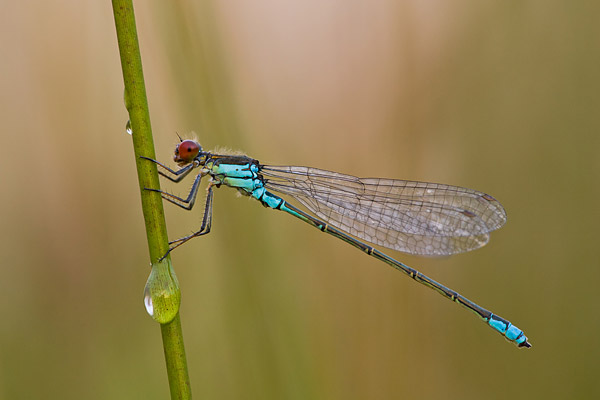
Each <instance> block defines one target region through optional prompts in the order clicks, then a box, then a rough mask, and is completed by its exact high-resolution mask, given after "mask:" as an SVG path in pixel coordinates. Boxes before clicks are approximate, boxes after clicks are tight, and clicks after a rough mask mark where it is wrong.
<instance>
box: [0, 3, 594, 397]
mask: <svg viewBox="0 0 600 400" xmlns="http://www.w3.org/2000/svg"><path fill="white" fill-rule="evenodd" d="M135 6H136V13H137V20H138V32H139V36H140V41H141V48H142V57H143V62H144V68H145V76H146V84H147V89H148V96H149V104H150V110H151V118H152V122H153V131H154V137H155V144H156V148H157V154H158V157H159V159H161V160H165V161H169V160H170V157H171V154H172V150H173V146H174V145H175V143H176V142H177V137H176V135H175V132H179V133H180V134H182V135H189V134H190V132H192V131H194V132H195V134H196V135H197V136H198V137H199V139H200V140H201V142H202V143H203V145H204V146H205V148H207V149H211V148H214V147H217V146H224V147H228V148H231V149H239V150H243V151H245V152H246V153H247V154H249V155H251V156H252V157H255V158H257V159H259V160H261V161H262V162H264V163H272V164H292V165H293V164H300V165H310V166H316V167H321V168H325V169H331V170H337V171H340V172H345V173H350V174H355V175H359V176H382V177H395V178H404V179H417V180H426V181H437V182H444V183H450V184H455V185H460V186H467V187H471V188H475V189H479V190H482V191H485V192H487V193H490V194H492V195H494V196H495V197H497V198H498V199H499V200H500V201H501V202H502V203H503V204H504V206H505V207H506V209H507V212H508V215H509V221H508V224H507V225H506V227H504V228H503V229H501V230H500V231H498V232H496V233H494V234H493V235H492V240H491V242H490V244H489V245H488V246H486V247H485V248H483V249H481V250H479V251H476V252H472V253H469V254H465V255H459V256H455V257H451V258H442V259H424V258H416V257H410V256H406V255H403V254H399V253H395V252H391V253H390V254H391V255H392V256H394V257H397V258H398V259H400V260H402V261H404V262H406V263H407V264H409V265H411V266H414V267H415V268H417V269H419V270H421V271H422V272H424V273H425V274H427V275H429V276H431V277H432V278H434V279H436V280H438V281H440V282H442V283H444V284H446V285H448V286H449V287H451V288H453V289H455V290H457V291H459V292H460V293H462V294H464V295H465V296H467V297H468V298H470V299H472V300H474V301H476V302H478V303H479V304H481V305H482V306H484V307H486V308H489V309H490V310H492V311H494V312H497V313H498V314H499V315H501V316H503V317H505V318H508V319H510V320H511V321H512V322H514V323H515V324H516V325H517V326H519V327H520V328H522V329H523V330H524V331H525V332H526V334H527V335H528V336H529V338H530V340H531V342H532V344H533V348H532V349H530V350H528V351H525V350H518V349H516V348H515V347H514V346H513V345H511V344H509V343H507V342H505V341H504V340H503V339H502V337H501V336H500V335H497V334H495V333H494V332H493V331H492V330H490V329H489V328H487V327H486V326H485V325H484V324H483V323H481V322H479V321H477V319H476V318H474V317H473V316H472V315H471V314H470V313H468V312H465V311H464V310H462V309H461V308H460V307H458V306H456V305H454V304H452V303H451V302H449V301H447V300H444V299H443V298H442V297H441V296H439V295H437V294H435V293H434V292H432V291H431V290H427V289H426V288H424V287H422V286H420V285H417V284H416V283H414V282H412V281H411V280H409V279H407V278H406V277H404V276H403V275H401V274H399V273H397V272H396V271H394V270H393V269H391V268H389V267H388V266H386V265H385V264H383V263H381V262H378V261H376V260H374V259H372V258H370V257H367V256H365V255H363V254H361V253H360V252H358V251H357V250H355V249H353V248H351V247H350V246H348V245H346V244H344V243H343V242H341V241H338V240H335V239H333V238H331V237H328V236H325V235H323V234H321V233H319V232H318V231H316V230H314V229H312V228H310V227H309V226H307V225H305V224H302V223H300V222H299V221H296V220H294V219H293V218H291V217H289V216H286V215H284V214H282V213H278V212H274V211H271V210H266V209H264V208H263V207H260V205H259V204H258V203H257V202H256V201H250V200H247V199H240V198H238V197H237V196H236V195H235V193H234V192H233V191H232V190H230V189H225V188H222V189H220V190H218V191H217V192H216V195H215V206H214V224H213V231H212V233H211V234H210V235H209V236H207V237H204V238H202V239H198V240H196V241H195V242H191V243H189V244H188V245H187V246H185V247H184V248H182V249H180V250H178V251H177V252H175V254H174V256H173V260H174V265H175V268H176V271H177V274H178V277H179V281H180V283H181V287H182V291H183V292H182V293H183V298H182V301H183V303H182V308H181V316H182V322H183V329H184V336H185V342H186V349H187V356H188V361H189V372H190V378H191V382H192V392H193V394H194V396H195V397H196V398H201V399H204V398H207V399H399V398H408V399H433V398H442V397H443V398H447V399H506V398H512V399H536V398H542V397H543V398H554V399H566V398H580V399H589V398H597V397H598V396H599V395H600V382H599V381H598V374H599V372H600V370H599V367H598V366H599V362H598V360H599V359H600V345H599V344H598V342H597V338H598V335H599V333H600V312H599V310H598V304H599V300H598V295H597V293H598V284H599V283H600V279H599V278H600V271H599V268H598V267H599V253H598V251H597V248H598V237H597V232H598V227H599V226H600V211H599V207H598V198H599V195H600V185H599V179H600V158H599V157H598V155H597V154H598V151H599V150H600V111H599V106H600V76H599V71H600V68H599V66H600V56H599V55H600V40H599V39H600V27H599V25H598V15H600V3H597V2H572V1H566V0H565V1H558V0H554V1H552V0H550V1H541V0H540V1H524V2H505V1H484V2H482V1H476V0H458V1H453V2H448V1H442V0H429V1H422V0H415V1H403V2H398V1H393V0H379V1H375V2H373V1H368V2H367V1H358V0H351V1H331V0H329V1H322V0H319V1H317V0H310V1H302V2H277V1H267V0H257V1H253V2H244V1H230V2H210V1H204V2H201V1H195V2H162V1H148V2H141V1H138V2H136V4H135ZM0 50H1V54H2V56H1V57H2V58H1V62H0V121H1V124H2V130H3V132H2V136H1V139H0V140H1V145H0V152H1V153H0V168H1V170H0V172H1V174H0V176H1V179H2V182H1V183H2V185H1V187H2V196H1V200H0V202H1V203H0V223H1V227H2V237H1V240H0V253H1V254H2V255H3V263H2V264H3V266H2V268H1V271H2V274H1V276H2V278H1V279H0V292H1V299H2V301H1V303H0V315H1V316H2V319H1V322H0V398H3V399H33V398H40V399H41V398H44V399H50V398H62V399H82V398H85V399H107V398H111V399H112V398H118V399H132V398H136V399H164V398H166V397H167V396H168V386H167V379H166V372H165V366H164V359H163V354H162V346H161V338H160V330H159V327H158V326H157V325H156V324H155V323H154V322H153V321H152V320H151V319H150V318H149V317H148V316H147V314H146V312H145V310H144V307H143V302H142V292H143V288H144V283H145V280H146V278H147V275H148V273H149V259H148V252H147V245H146V239H145V236H144V228H143V221H142V213H141V209H140V196H139V190H138V187H137V178H136V175H135V174H136V171H135V169H134V158H133V151H132V144H131V137H130V136H129V135H127V134H126V133H125V123H126V121H127V114H126V110H125V107H124V105H123V81H122V77H121V67H120V61H119V58H118V49H117V42H116V34H115V28H114V22H113V17H112V9H111V4H110V2H109V1H102V2H80V1H62V2H41V1H39V2H3V3H2V5H1V6H0ZM189 184H191V182H189V181H186V183H183V184H181V185H179V186H177V187H176V186H175V185H172V184H167V183H164V185H163V187H164V188H168V189H170V190H172V191H175V192H176V193H181V194H183V193H184V192H185V191H186V189H187V188H188V185H189ZM166 209H167V218H168V219H167V220H168V226H169V234H170V237H171V238H176V237H179V236H181V235H183V234H186V233H188V232H189V231H191V230H192V229H195V228H197V227H198V226H199V224H200V219H201V210H195V211H194V212H192V213H186V212H185V211H182V210H180V209H176V208H174V207H169V206H168V205H166Z"/></svg>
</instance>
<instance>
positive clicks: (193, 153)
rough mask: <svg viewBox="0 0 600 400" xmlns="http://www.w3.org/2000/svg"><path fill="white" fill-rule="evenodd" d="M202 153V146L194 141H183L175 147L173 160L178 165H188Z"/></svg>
mask: <svg viewBox="0 0 600 400" xmlns="http://www.w3.org/2000/svg"><path fill="white" fill-rule="evenodd" d="M201 152H202V146H200V143H198V142H196V141H195V140H184V141H182V142H181V143H179V144H178V145H177V146H175V155H174V156H173V160H174V161H175V162H176V163H177V164H179V165H185V164H189V163H191V162H192V161H194V159H195V158H196V157H197V156H198V154H200V153H201Z"/></svg>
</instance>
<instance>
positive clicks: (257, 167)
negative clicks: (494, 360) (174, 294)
mask: <svg viewBox="0 0 600 400" xmlns="http://www.w3.org/2000/svg"><path fill="white" fill-rule="evenodd" d="M142 158H146V157H142ZM146 159H147V160H150V161H152V162H154V163H156V164H157V165H158V166H160V167H161V168H162V169H159V173H160V174H161V175H162V176H164V177H166V178H168V179H170V180H171V181H173V182H180V181H181V180H182V179H183V178H185V177H186V176H187V175H188V174H189V173H190V172H191V171H193V170H195V169H199V170H200V172H199V173H198V174H197V175H196V178H195V180H194V183H193V184H192V188H191V190H190V192H189V194H188V196H187V198H185V199H183V198H181V197H178V196H175V195H173V194H171V193H167V192H165V191H162V190H158V189H148V190H152V191H155V192H159V193H160V194H161V196H162V197H163V199H165V200H167V201H169V202H171V203H173V204H175V205H178V206H179V207H181V208H184V209H186V210H191V209H192V207H193V206H194V202H195V200H196V195H197V194H198V188H199V186H200V181H201V180H202V178H203V177H204V176H206V175H208V176H209V177H210V181H209V183H208V194H207V197H206V205H205V208H204V217H203V219H202V224H201V226H200V229H199V230H198V231H197V232H195V233H192V234H191V235H188V236H185V237H182V238H180V239H177V240H174V241H172V242H170V243H169V244H170V245H171V247H170V248H169V252H170V251H172V250H173V249H175V248H177V247H178V246H181V245H182V244H183V243H185V242H187V241H188V240H190V239H192V238H194V237H198V236H202V235H205V234H207V233H209V232H210V228H211V223H212V205H213V188H214V187H217V188H218V187H220V186H221V185H226V186H229V187H232V188H235V189H237V190H238V191H239V192H240V193H242V194H243V195H246V196H252V197H254V198H255V199H257V200H258V201H260V202H261V203H262V205H263V206H265V207H268V208H273V209H275V210H281V211H284V212H286V213H288V214H290V215H292V216H294V217H296V218H298V219H300V220H302V221H304V222H306V223H308V224H310V225H312V226H314V227H315V228H318V229H319V230H321V231H322V232H325V233H328V234H330V235H332V236H335V237H337V238H339V239H341V240H343V241H345V242H346V243H349V244H351V245H352V246H354V247H356V248H358V249H360V250H362V251H363V252H365V253H367V254H368V255H370V256H372V257H375V258H376V259H378V260H381V261H383V262H385V263H387V264H389V265H391V266H392V267H394V268H396V269H397V270H399V271H401V272H403V273H404V274H406V275H408V276H409V277H411V278H412V279H414V280H415V281H417V282H419V283H421V284H423V285H425V286H427V287H429V288H431V289H434V290H435V291H437V292H438V293H440V294H441V295H442V296H444V297H446V298H448V299H450V300H452V301H454V302H455V303H458V304H460V305H462V306H463V307H465V308H466V309H468V310H470V311H472V312H474V313H475V314H476V315H477V316H479V317H480V318H481V319H482V320H484V321H485V322H486V323H487V324H488V325H489V326H491V327H492V328H494V329H495V330H496V331H498V332H500V333H501V334H502V335H503V336H504V337H505V338H506V339H508V340H509V341H511V342H513V343H515V344H516V345H517V346H519V347H525V348H527V347H531V345H530V344H529V342H528V341H527V337H526V336H525V334H524V333H523V331H521V330H520V329H519V328H517V327H516V326H514V325H512V324H511V323H510V322H509V321H507V320H505V319H503V318H501V317H499V316H497V315H495V314H493V313H491V312H490V311H488V310H486V309H484V308H483V307H481V306H479V305H477V304H475V303H473V302H472V301H470V300H468V299H467V298H465V297H463V296H462V295H460V294H458V293H457V292H455V291H454V290H451V289H449V288H447V287H445V286H443V285H442V284H440V283H438V282H436V281H434V280H432V279H431V278H428V277H427V276H425V275H423V274H422V273H420V272H418V271H417V270H415V269H413V268H411V267H409V266H407V265H405V264H403V263H401V262H400V261H397V260H394V259H393V258H391V257H390V256H388V255H386V254H384V253H382V252H381V251H379V250H377V249H376V248H374V247H372V246H370V245H368V244H366V243H364V242H362V241H361V240H359V239H362V240H364V241H366V242H370V243H374V244H377V245H380V246H383V247H387V248H389V249H393V250H398V251H402V252H405V253H409V254H417V255H424V256H445V255H450V254H455V253H461V252H465V251H469V250H473V249H477V248H479V247H481V246H483V245H485V244H486V243H487V242H488V240H489V237H490V232H491V231H494V230H496V229H498V228H500V227H501V226H502V225H504V223H505V222H506V213H505V212H504V209H503V207H502V205H501V204H500V203H499V202H498V201H497V200H496V199H494V198H493V197H492V196H490V195H487V194H485V193H481V192H478V191H475V190H471V189H465V188H461V187H457V186H450V185H443V184H437V183H425V182H414V181H403V180H395V179H381V178H357V177H354V176H351V175H344V174H340V173H337V172H330V171H325V170H322V169H317V168H309V167H292V166H272V165H263V164H261V163H259V162H258V161H257V160H255V159H252V158H250V157H247V156H245V155H231V154H229V155H227V154H213V153H211V152H207V151H203V150H202V147H201V146H200V144H199V143H198V142H196V141H194V140H182V141H181V143H179V144H178V145H177V146H176V147H175V155H174V158H173V159H174V161H175V162H176V163H177V164H178V165H179V167H180V168H179V169H177V170H173V169H171V168H169V167H168V166H166V165H165V164H162V163H160V162H158V161H156V160H152V159H150V158H146ZM274 193H281V194H283V195H287V196H290V197H292V198H294V199H295V200H297V201H298V202H299V203H300V204H302V205H303V206H304V207H306V208H307V209H308V210H309V211H310V212H311V213H313V214H314V216H313V215H311V214H309V213H307V212H305V211H303V210H301V209H298V208H296V207H294V206H293V205H291V204H290V203H288V202H287V201H285V200H283V199H282V198H281V197H279V196H277V195H275V194H274ZM356 238H359V239H356ZM167 254H168V253H167ZM165 256H166V255H165Z"/></svg>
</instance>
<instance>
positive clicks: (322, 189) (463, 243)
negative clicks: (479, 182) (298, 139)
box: [261, 165, 506, 256]
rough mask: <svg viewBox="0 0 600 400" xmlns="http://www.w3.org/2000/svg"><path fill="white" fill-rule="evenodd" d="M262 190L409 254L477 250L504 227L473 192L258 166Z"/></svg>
mask: <svg viewBox="0 0 600 400" xmlns="http://www.w3.org/2000/svg"><path fill="white" fill-rule="evenodd" d="M261 174H262V175H263V177H264V178H265V186H266V187H267V189H269V190H272V191H274V192H279V193H281V194H285V195H289V196H291V197H293V198H295V199H296V200H297V201H298V202H300V203H301V204H302V205H304V206H305V207H306V208H307V209H308V210H310V211H311V212H312V213H314V214H315V215H316V216H318V217H319V218H321V219H322V220H324V221H325V222H327V223H328V224H330V225H332V226H335V227H337V228H339V229H341V230H343V231H345V232H347V233H349V234H351V235H354V236H356V237H358V238H360V239H363V240H366V241H368V242H371V243H374V244H378V245H380V246H383V247H387V248H390V249H394V250H398V251H402V252H405V253H410V254H418V255H426V256H444V255H450V254H455V253H461V252H465V251H469V250H473V249H477V248H479V247H481V246H483V245H485V244H486V243H487V242H488V240H489V232H491V231H493V230H495V229H498V228H500V227H501V226H502V225H504V223H505V222H506V213H505V211H504V208H503V207H502V205H501V204H500V203H499V202H498V201H497V200H496V199H494V198H493V197H492V196H490V195H487V194H485V193H482V192H478V191H476V190H471V189H466V188H462V187H458V186H450V185H443V184H438V183H426V182H415V181H403V180H396V179H380V178H357V177H354V176H351V175H344V174H340V173H337V172H331V171H325V170H322V169H317V168H309V167H292V166H271V165H265V166H261Z"/></svg>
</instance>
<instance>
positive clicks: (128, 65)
mask: <svg viewBox="0 0 600 400" xmlns="http://www.w3.org/2000/svg"><path fill="white" fill-rule="evenodd" d="M112 5H113V13H114V17H115V26H116V28H117V39H118V42H119V52H120V55H121V67H122V69H123V80H124V83H125V103H126V104H125V105H126V107H127V111H128V112H129V119H130V121H131V127H132V130H133V135H132V136H133V147H134V152H135V160H136V166H137V171H138V180H139V187H140V194H141V198H142V210H143V214H144V221H145V224H146V236H147V239H148V248H149V251H150V259H151V261H152V263H153V264H154V263H156V262H157V261H158V259H159V258H160V257H161V256H162V255H163V254H165V253H166V252H167V249H168V239H167V228H166V223H165V216H164V210H163V206H162V199H161V196H160V194H159V193H156V192H150V191H147V190H144V188H158V187H160V186H159V181H158V173H157V169H156V165H155V164H154V163H151V162H145V161H144V160H142V159H140V156H146V157H150V158H155V153H154V142H153V139H152V129H151V126H150V114H149V111H148V101H147V98H146V88H145V86H144V74H143V71H142V59H141V55H140V49H139V43H138V38H137V30H136V25H135V15H134V13H133V4H132V0H112ZM161 333H162V338H163V348H164V352H165V359H166V364H167V374H168V378H169V387H170V390H171V398H172V399H190V398H191V390H190V381H189V377H188V372H187V363H186V357H185V348H184V346H183V334H182V330H181V321H180V318H179V313H177V316H176V317H175V318H174V319H173V320H172V321H171V322H169V323H167V324H161Z"/></svg>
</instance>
